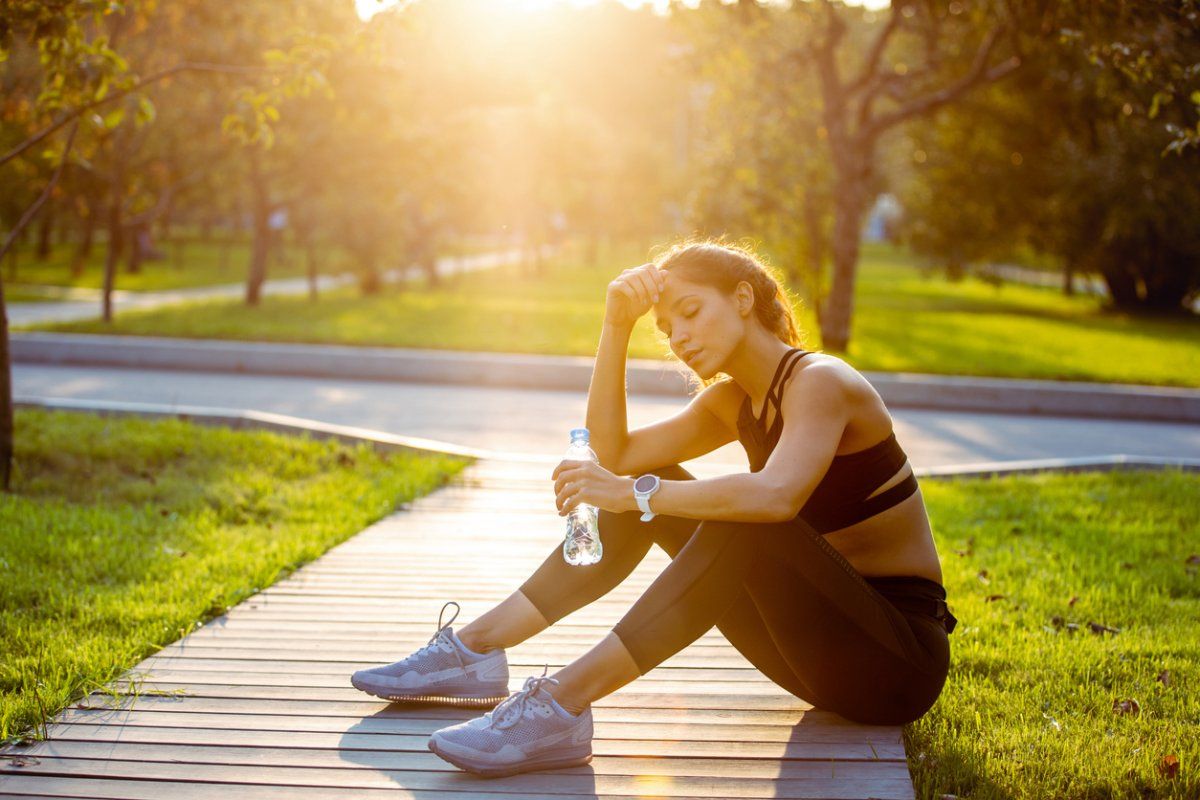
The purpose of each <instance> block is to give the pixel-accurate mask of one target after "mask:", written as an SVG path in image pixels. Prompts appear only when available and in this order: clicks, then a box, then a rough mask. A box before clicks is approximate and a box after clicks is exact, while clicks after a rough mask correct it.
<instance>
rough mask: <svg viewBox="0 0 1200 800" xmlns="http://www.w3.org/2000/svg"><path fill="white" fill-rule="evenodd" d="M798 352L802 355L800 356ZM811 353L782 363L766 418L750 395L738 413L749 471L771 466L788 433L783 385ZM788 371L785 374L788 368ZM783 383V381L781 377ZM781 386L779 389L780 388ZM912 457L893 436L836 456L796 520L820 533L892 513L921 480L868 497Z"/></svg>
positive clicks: (769, 392)
mask: <svg viewBox="0 0 1200 800" xmlns="http://www.w3.org/2000/svg"><path fill="white" fill-rule="evenodd" d="M796 353H799V355H798V356H797V355H795V354H796ZM808 354H809V351H807V350H801V349H800V348H798V347H793V348H791V349H790V350H789V351H788V352H787V353H785V354H784V356H783V358H782V359H780V361H779V366H778V367H776V368H775V375H774V377H773V378H772V379H771V385H770V386H769V387H768V388H767V397H766V400H765V401H764V403H763V415H762V419H756V418H755V416H754V412H753V411H752V410H751V408H750V397H749V396H747V397H746V399H745V401H744V402H743V403H742V407H741V409H740V411H739V413H738V440H739V441H740V442H741V443H742V446H743V447H744V448H745V449H746V455H747V456H749V458H750V471H751V472H758V471H759V470H761V469H762V468H763V466H764V465H765V464H766V463H767V457H768V456H769V455H770V454H771V451H773V450H774V449H775V445H776V444H777V443H778V442H779V433H780V431H781V430H782V428H783V414H782V409H781V407H780V400H781V399H782V397H783V385H784V384H785V383H787V380H788V378H789V377H790V376H791V374H792V370H793V369H794V368H795V366H796V364H797V363H799V361H800V359H802V358H804V357H805V356H806V355H808ZM785 366H786V367H787V370H786V372H785V371H784V367H785ZM781 374H782V375H783V378H782V379H780V375H781ZM777 384H778V389H776V385H777ZM771 403H774V404H775V419H774V420H773V421H772V422H771V429H770V430H769V431H764V430H763V422H764V421H765V420H766V417H767V409H768V406H769V404H771ZM907 460H908V457H907V456H906V455H905V454H904V450H903V449H901V447H900V443H899V442H897V441H896V434H895V433H894V432H893V433H890V434H888V437H887V438H886V439H884V440H883V441H881V442H878V443H877V444H873V445H871V446H870V447H868V448H867V449H866V450H858V451H856V452H854V453H847V454H845V455H835V456H834V457H833V461H832V463H830V465H829V469H828V470H826V472H825V475H824V476H823V477H822V478H821V482H820V483H819V484H817V488H816V489H814V490H813V493H812V495H811V496H810V497H809V498H808V502H806V503H805V504H804V508H802V509H800V513H799V514H798V515H797V516H798V517H800V518H801V519H803V520H804V521H805V522H807V523H808V524H809V525H812V526H813V527H814V528H815V529H816V530H817V531H818V532H820V533H821V534H826V533H830V532H831V531H836V530H840V529H842V528H845V527H848V526H850V525H853V524H854V523H856V522H861V521H863V520H864V519H867V518H869V517H873V516H875V515H876V514H878V513H880V512H881V511H884V510H886V509H889V508H891V507H892V506H894V505H896V504H898V503H899V502H900V501H902V500H904V499H905V498H907V497H909V496H910V495H912V494H913V493H914V492H915V491H917V479H916V477H915V476H914V475H913V474H912V473H911V472H910V473H909V475H908V476H907V477H906V478H905V479H904V480H902V481H901V482H900V483H897V484H896V485H895V486H892V487H891V488H889V489H886V490H885V491H882V492H880V493H879V494H877V495H876V496H874V497H870V498H869V499H868V496H869V495H870V494H871V493H872V492H874V491H875V490H876V489H878V488H879V487H880V486H882V485H883V484H884V483H886V482H887V481H888V480H889V479H890V478H891V477H892V476H893V475H895V474H896V471H897V470H899V469H900V468H901V467H902V466H904V462H905V461H907Z"/></svg>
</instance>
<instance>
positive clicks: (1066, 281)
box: [1062, 259, 1075, 297]
mask: <svg viewBox="0 0 1200 800" xmlns="http://www.w3.org/2000/svg"><path fill="white" fill-rule="evenodd" d="M1062 292H1063V294H1064V295H1066V296H1067V297H1071V296H1073V295H1074V294H1075V262H1074V261H1071V260H1070V259H1067V262H1066V265H1065V266H1064V267H1063V284H1062Z"/></svg>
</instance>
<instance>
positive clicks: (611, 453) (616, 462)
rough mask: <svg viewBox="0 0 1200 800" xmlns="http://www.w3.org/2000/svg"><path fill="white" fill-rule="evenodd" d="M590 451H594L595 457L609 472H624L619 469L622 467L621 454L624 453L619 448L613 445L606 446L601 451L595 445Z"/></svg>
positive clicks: (615, 473) (616, 473)
mask: <svg viewBox="0 0 1200 800" xmlns="http://www.w3.org/2000/svg"><path fill="white" fill-rule="evenodd" d="M592 451H593V452H595V454H596V459H597V460H598V461H599V462H600V466H602V467H604V468H605V469H606V470H608V471H609V472H611V473H612V474H614V475H623V474H624V473H623V472H621V469H622V463H621V462H622V460H623V459H622V455H624V454H623V452H622V451H621V450H620V449H618V448H615V447H606V448H604V450H602V451H601V450H597V449H596V448H595V447H593V448H592Z"/></svg>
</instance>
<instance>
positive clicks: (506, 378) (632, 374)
mask: <svg viewBox="0 0 1200 800" xmlns="http://www.w3.org/2000/svg"><path fill="white" fill-rule="evenodd" d="M11 347H12V358H13V361H14V363H23V364H65V365H91V366H115V367H127V368H138V369H172V370H185V371H214V372H235V373H238V372H241V373H251V374H264V375H296V376H308V377H330V378H346V379H355V380H387V381H407V382H416V383H445V384H469V385H473V386H502V387H512V388H527V389H557V390H563V391H582V392H586V391H587V390H588V387H589V385H590V384H591V378H592V368H593V364H594V360H595V359H594V358H592V357H589V356H557V355H532V354H517V353H487V352H463V351H453V350H436V349H422V348H395V347H358V346H348V345H309V344H282V343H274V342H238V341H228V340H212V339H178V338H168V337H153V336H112V335H100V334H72V333H50V332H42V331H29V332H17V333H13V334H11ZM690 374H691V373H690V371H689V370H688V369H687V368H686V366H684V365H683V364H681V363H678V362H673V361H656V360H654V359H636V358H635V359H629V360H628V361H627V365H626V386H627V388H628V391H629V392H630V393H632V394H651V395H667V396H674V397H680V398H686V397H687V396H688V395H689V388H688V387H689V383H688V376H689V375H690ZM863 374H864V375H865V376H866V378H867V380H869V381H870V382H871V384H872V385H873V386H874V387H875V388H876V390H877V391H878V392H879V394H880V395H881V396H882V397H883V400H884V402H885V403H887V405H888V406H889V407H895V408H927V409H938V410H944V411H967V412H987V413H1000V414H1037V415H1050V416H1071V417H1099V418H1104V419H1137V420H1151V421H1159V422H1188V423H1200V390H1195V389H1181V388H1175V387H1160V386H1141V385H1120V384H1106V383H1083V382H1072V381H1047V380H1010V379H1004V378H976V377H965V376H943V375H927V374H917V373H888V372H865V373H863Z"/></svg>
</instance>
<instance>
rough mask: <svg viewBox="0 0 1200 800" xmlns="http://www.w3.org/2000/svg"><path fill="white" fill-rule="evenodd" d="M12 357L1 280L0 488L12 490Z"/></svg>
mask: <svg viewBox="0 0 1200 800" xmlns="http://www.w3.org/2000/svg"><path fill="white" fill-rule="evenodd" d="M14 449H15V448H14V446H13V392H12V356H11V353H10V350H9V344H8V305H7V301H6V300H5V298H4V280H3V278H0V486H2V487H3V489H4V491H5V492H8V491H9V490H10V480H11V478H12V461H13V450H14Z"/></svg>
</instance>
